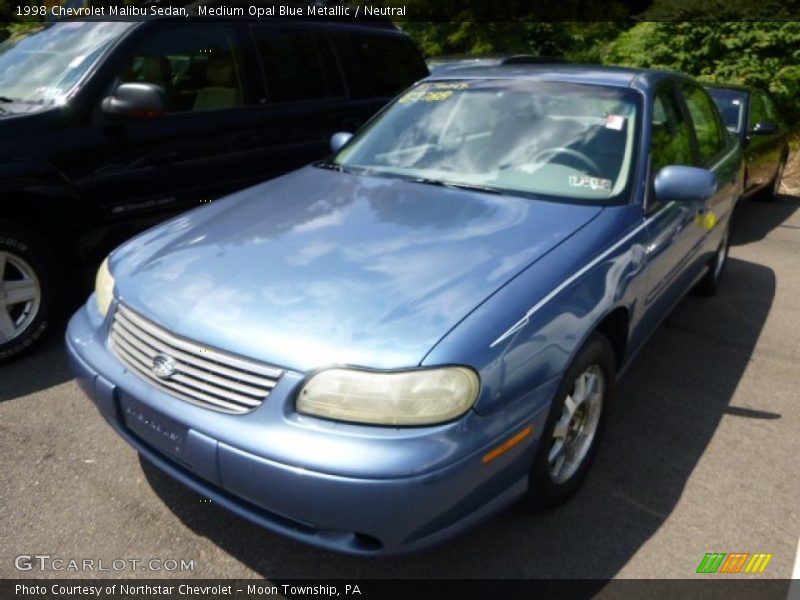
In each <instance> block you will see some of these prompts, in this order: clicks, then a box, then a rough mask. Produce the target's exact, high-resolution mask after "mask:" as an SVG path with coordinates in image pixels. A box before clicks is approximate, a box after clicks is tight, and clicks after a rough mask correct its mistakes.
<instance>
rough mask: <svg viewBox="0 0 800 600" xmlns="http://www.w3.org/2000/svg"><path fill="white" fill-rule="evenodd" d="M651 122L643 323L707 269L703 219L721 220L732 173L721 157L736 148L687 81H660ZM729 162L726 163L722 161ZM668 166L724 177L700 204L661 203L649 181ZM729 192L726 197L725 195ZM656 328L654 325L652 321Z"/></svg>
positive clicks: (699, 92) (656, 318)
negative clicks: (699, 169) (698, 169)
mask: <svg viewBox="0 0 800 600" xmlns="http://www.w3.org/2000/svg"><path fill="white" fill-rule="evenodd" d="M651 114H652V119H651V123H650V127H651V135H650V193H649V197H648V201H647V206H646V214H647V217H648V237H649V242H648V246H647V248H646V253H647V257H648V258H647V260H648V267H647V269H648V288H647V294H646V295H645V298H644V305H645V308H646V310H647V313H648V314H647V316H646V317H645V319H646V320H649V321H655V322H657V321H660V320H661V319H662V318H663V317H664V315H665V314H666V313H667V312H669V310H671V309H672V307H673V306H674V304H675V303H676V302H677V301H678V300H680V298H681V297H682V296H683V295H684V294H685V292H686V291H687V289H688V287H689V286H691V285H692V284H693V283H694V282H695V280H696V279H697V277H698V275H699V274H701V273H702V269H703V268H704V266H705V260H706V258H707V257H706V256H705V246H706V243H705V242H706V239H707V236H708V234H709V230H708V228H707V223H708V222H707V221H706V220H705V219H704V217H705V215H707V214H708V213H709V212H713V213H714V214H715V215H718V216H721V215H722V213H724V212H725V211H726V210H728V209H729V208H730V207H729V206H728V205H727V204H726V201H725V198H727V195H729V194H730V191H731V185H732V184H733V183H734V182H735V173H733V174H731V173H727V172H726V173H723V172H722V170H721V168H720V165H719V164H718V163H719V161H720V157H721V156H722V155H723V154H724V153H725V152H730V151H731V150H732V149H734V148H735V144H736V142H735V141H734V140H733V138H732V136H730V135H729V134H728V132H727V131H726V130H725V127H724V125H723V123H722V121H721V119H720V117H719V113H718V111H717V109H716V108H715V107H714V104H713V102H712V101H711V99H710V98H709V97H708V95H707V94H706V92H705V91H703V89H702V88H700V87H699V86H697V85H696V84H693V83H691V82H685V83H684V82H683V81H681V82H680V83H679V84H678V83H673V82H672V81H667V82H664V83H662V84H661V85H660V86H659V87H658V88H657V89H656V92H655V94H654V98H653V106H652V113H651ZM725 164H727V163H725ZM668 165H694V166H700V167H703V168H710V169H711V170H713V171H714V172H715V173H717V174H718V178H721V179H724V180H725V182H723V185H722V186H721V188H720V190H719V191H718V192H717V194H715V196H714V197H712V198H710V199H708V200H707V201H702V202H692V203H690V202H669V203H667V204H661V203H659V202H658V201H657V200H656V199H655V198H654V195H653V193H652V182H653V181H654V179H655V177H656V176H657V174H658V172H659V170H660V169H662V168H663V167H666V166H668ZM726 194H727V195H726ZM653 324H654V323H653Z"/></svg>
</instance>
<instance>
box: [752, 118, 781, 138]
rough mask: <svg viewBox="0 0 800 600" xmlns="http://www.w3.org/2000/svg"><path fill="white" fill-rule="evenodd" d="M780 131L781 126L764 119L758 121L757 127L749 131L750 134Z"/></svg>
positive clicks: (767, 133)
mask: <svg viewBox="0 0 800 600" xmlns="http://www.w3.org/2000/svg"><path fill="white" fill-rule="evenodd" d="M779 131H780V128H779V127H778V126H777V125H776V124H775V123H770V122H768V121H763V122H761V123H756V125H755V127H753V128H752V129H751V130H750V131H748V132H747V133H748V135H775V134H776V133H778V132H779Z"/></svg>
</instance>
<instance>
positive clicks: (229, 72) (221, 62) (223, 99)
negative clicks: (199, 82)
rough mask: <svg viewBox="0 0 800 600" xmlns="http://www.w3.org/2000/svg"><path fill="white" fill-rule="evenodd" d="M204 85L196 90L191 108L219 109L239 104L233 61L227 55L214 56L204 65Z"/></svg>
mask: <svg viewBox="0 0 800 600" xmlns="http://www.w3.org/2000/svg"><path fill="white" fill-rule="evenodd" d="M206 84H207V85H206V87H204V88H202V89H200V90H199V91H198V92H197V98H196V99H195V101H194V107H193V108H192V110H194V111H201V110H221V109H225V108H233V107H235V106H238V105H239V104H240V99H239V90H238V89H237V84H236V73H235V72H234V68H233V62H232V61H231V60H230V58H228V57H222V56H215V57H213V58H211V59H209V61H208V65H206Z"/></svg>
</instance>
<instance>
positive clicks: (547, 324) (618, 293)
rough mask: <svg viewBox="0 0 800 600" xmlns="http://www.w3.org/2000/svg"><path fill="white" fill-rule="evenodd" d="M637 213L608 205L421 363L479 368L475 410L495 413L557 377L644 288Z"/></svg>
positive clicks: (642, 232) (632, 307) (632, 308)
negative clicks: (613, 314)
mask: <svg viewBox="0 0 800 600" xmlns="http://www.w3.org/2000/svg"><path fill="white" fill-rule="evenodd" d="M646 242H647V231H646V228H645V227H644V223H643V219H642V216H641V207H639V206H638V205H629V206H621V207H609V208H607V209H606V210H604V211H603V213H602V214H601V215H600V216H598V217H597V218H596V219H595V220H594V221H593V222H592V223H591V224H590V225H589V226H587V227H585V228H584V229H582V230H581V231H579V232H578V233H576V234H575V235H574V236H573V237H571V238H570V239H568V240H567V241H565V242H564V243H563V244H561V245H560V246H558V247H556V248H555V249H554V250H552V251H551V252H550V253H549V254H547V255H546V256H544V257H542V258H541V259H540V260H539V261H538V262H536V263H534V264H533V265H532V266H530V267H529V268H528V269H526V270H525V271H523V272H522V273H521V274H520V275H519V276H517V277H516V278H515V279H513V280H512V281H511V282H509V283H508V284H507V285H506V286H504V287H503V288H501V289H500V290H498V291H497V292H496V293H495V294H494V295H493V296H492V297H491V298H489V299H488V300H487V301H486V302H484V303H483V304H482V305H481V306H479V307H478V308H477V309H476V310H474V311H473V312H472V313H471V314H470V315H469V316H468V317H467V318H465V319H464V320H463V321H462V322H461V323H460V324H459V325H458V326H457V327H456V328H454V329H453V331H451V332H450V333H449V334H448V335H447V336H446V337H445V338H443V339H442V340H441V341H440V342H439V343H438V344H437V345H436V347H435V348H434V349H433V350H432V351H431V352H430V353H429V354H428V355H427V356H426V358H425V360H424V361H423V364H424V365H435V364H469V365H472V366H474V367H476V368H477V369H478V372H479V374H480V377H481V393H480V396H479V398H478V400H477V402H476V405H475V410H476V411H477V412H478V413H481V414H487V413H491V412H494V411H495V410H497V409H499V408H500V407H502V406H503V405H504V404H505V403H507V402H510V401H513V400H515V399H517V398H519V397H521V396H522V395H524V394H525V393H526V392H527V391H528V390H530V389H533V388H535V387H536V386H537V385H539V384H541V383H542V382H544V381H548V380H550V379H552V378H554V377H557V376H559V375H561V374H562V373H563V372H564V371H565V370H566V369H567V367H568V366H569V364H570V363H571V361H572V359H573V358H574V356H575V354H576V353H577V352H578V350H579V349H580V348H581V346H582V345H583V343H584V341H585V340H586V338H587V337H588V336H589V335H590V334H591V333H592V332H593V331H594V330H595V329H596V327H597V325H598V324H599V323H600V322H601V321H602V320H603V319H604V318H605V317H606V316H607V315H608V314H609V313H610V312H611V311H612V310H614V309H615V308H618V307H624V308H625V309H626V310H627V311H628V314H629V317H630V321H631V327H630V328H629V330H630V329H632V328H633V324H634V323H635V322H636V320H637V319H638V318H639V315H638V311H637V308H638V305H637V302H636V299H637V298H638V297H639V296H640V295H641V294H642V293H644V291H645V290H646V279H645V263H646V261H645V246H646Z"/></svg>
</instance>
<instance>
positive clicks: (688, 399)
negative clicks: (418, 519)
mask: <svg viewBox="0 0 800 600" xmlns="http://www.w3.org/2000/svg"><path fill="white" fill-rule="evenodd" d="M737 213H738V214H737V215H736V220H735V223H734V226H733V232H732V247H731V253H730V262H729V264H728V267H727V273H726V276H725V280H724V281H723V283H722V286H721V288H720V290H719V293H718V295H717V296H715V297H714V298H711V299H707V298H699V297H693V296H690V297H688V298H687V299H685V300H684V301H683V302H682V303H681V304H680V305H679V306H678V307H677V308H676V310H675V312H674V314H673V315H672V316H671V317H670V318H669V319H668V320H667V322H666V323H665V324H664V325H663V326H662V327H661V328H660V329H659V330H658V331H657V332H656V333H655V335H654V336H653V337H652V338H651V340H650V342H649V344H648V345H647V347H646V348H645V350H644V351H643V353H642V354H641V355H640V357H639V359H638V361H637V362H636V363H635V365H634V366H633V367H632V368H631V370H630V371H629V372H628V374H627V376H626V378H625V380H624V381H623V383H622V384H621V386H620V388H619V390H618V393H617V396H616V399H615V402H614V403H613V405H612V406H611V409H610V410H611V412H610V413H609V421H608V428H607V430H606V436H605V439H604V441H603V446H602V448H601V452H600V454H599V456H598V458H597V461H596V462H595V464H594V467H593V470H592V473H591V474H590V477H589V479H588V481H587V483H586V485H585V487H584V488H583V489H582V490H581V492H580V493H579V494H578V496H576V497H575V498H574V499H573V500H572V501H571V502H570V503H569V504H567V505H566V506H564V507H562V508H560V509H558V510H555V511H553V512H549V513H537V514H532V513H530V512H528V511H527V510H526V509H524V508H523V507H521V506H517V507H513V508H511V509H510V510H508V511H507V512H505V513H503V514H501V515H499V516H497V517H496V518H494V519H492V520H491V521H489V522H487V523H485V524H484V525H482V526H480V527H478V528H477V529H475V530H473V531H471V532H469V533H468V534H466V535H464V536H462V537H460V538H458V539H456V540H453V541H452V542H450V543H448V544H446V545H444V546H440V547H437V548H435V549H432V550H430V551H427V552H424V553H421V554H416V555H412V556H407V557H402V558H390V559H365V558H354V557H348V556H341V555H337V554H334V553H331V552H326V551H321V550H317V549H314V548H309V547H307V546H304V545H302V544H299V543H296V542H293V541H290V540H286V539H284V538H282V537H280V536H278V535H274V534H272V533H269V532H266V531H263V530H261V529H258V528H257V527H255V526H252V525H250V524H249V523H247V522H246V521H244V520H242V519H240V518H238V517H236V516H234V515H232V514H230V513H228V512H227V511H225V510H223V509H222V508H220V507H217V506H215V505H214V504H212V503H209V502H207V501H204V500H203V498H201V497H200V496H198V495H197V494H195V493H193V492H191V491H189V490H188V489H186V488H184V487H182V486H181V485H180V484H178V483H176V482H174V481H172V480H171V479H169V478H168V477H166V476H164V475H161V474H160V473H159V472H158V471H156V470H155V469H154V468H152V467H150V466H148V465H147V464H146V463H143V462H140V460H139V459H138V457H137V454H136V452H134V451H133V450H132V449H131V448H130V447H129V446H128V445H127V444H126V443H125V442H123V441H122V440H121V439H120V438H119V437H117V435H116V434H114V433H113V432H112V431H111V429H110V428H109V427H108V426H107V425H106V424H105V422H104V421H103V419H102V418H101V417H100V415H99V413H98V412H97V411H96V410H95V408H94V407H93V405H92V404H91V403H90V402H89V400H88V399H87V398H86V397H85V396H84V395H83V393H82V392H81V391H80V389H79V388H78V386H77V385H76V384H75V382H74V381H73V380H72V378H71V376H70V373H69V369H68V367H67V362H66V356H65V352H64V349H63V347H62V342H61V339H60V336H58V335H54V336H52V338H51V340H50V341H49V344H48V345H47V346H46V347H45V348H44V349H43V350H42V351H39V352H36V353H34V354H31V355H29V356H26V357H24V358H21V359H19V360H17V361H15V362H13V363H12V364H9V365H6V366H2V367H0V577H3V578H5V577H77V576H80V577H86V576H93V575H94V576H104V577H108V576H119V577H130V576H139V577H171V576H184V577H205V578H212V577H214V578H216V577H225V578H227V577H258V576H262V577H267V578H274V579H281V578H306V577H320V578H333V577H336V578H368V577H375V578H378V577H408V578H422V577H425V578H462V577H463V578H474V577H487V578H534V577H546V578H573V577H591V578H602V579H605V578H614V577H621V578H653V577H669V578H687V577H693V576H695V575H694V573H695V570H696V569H697V566H698V564H699V563H700V561H701V560H702V558H703V557H704V555H705V553H707V552H726V553H730V552H749V553H757V552H759V553H771V554H772V555H773V558H772V560H771V562H770V563H769V565H768V567H767V568H766V570H765V571H764V573H763V574H761V575H757V576H753V577H773V578H778V577H779V578H788V577H790V576H791V573H792V569H793V565H794V561H795V555H796V552H797V548H798V537H800V503H799V502H798V500H797V499H798V497H800V478H798V472H799V471H800V469H799V468H798V453H799V452H800V444H798V439H800V435H798V434H800V398H799V397H798V390H800V197H798V196H789V195H785V196H783V197H781V198H780V199H779V200H778V201H777V202H774V203H764V202H755V201H750V202H745V203H743V204H741V205H740V206H739V208H738V209H737ZM20 555H23V556H25V555H47V556H50V557H51V558H50V559H39V560H40V561H42V560H45V561H52V560H54V559H62V560H65V561H69V560H81V561H82V560H84V559H88V560H92V561H95V562H93V563H92V564H93V565H94V566H95V568H99V566H100V564H103V565H105V567H106V568H109V566H110V565H112V561H114V560H120V559H123V560H126V561H129V559H137V560H142V561H145V563H144V565H145V567H144V568H145V570H142V563H139V564H138V565H137V567H135V568H133V567H129V566H126V567H125V568H123V569H121V570H118V571H115V570H112V571H111V572H108V571H106V572H99V571H84V572H70V571H63V570H62V571H56V570H53V569H52V566H53V565H52V563H48V564H50V567H51V568H49V569H45V570H41V569H40V568H39V563H35V562H34V564H32V569H31V570H28V571H21V570H19V569H18V568H17V566H15V563H19V562H20V561H19V559H16V557H18V556H20ZM150 559H156V560H158V561H160V563H158V564H155V565H152V566H154V568H155V569H158V568H159V564H160V570H150V569H149V568H148V567H147V566H146V565H147V564H150V563H148V562H147V561H149V560H150ZM171 560H175V561H178V564H180V561H181V560H183V561H192V562H191V567H192V570H187V571H180V570H166V569H168V568H170V569H171V567H173V566H175V565H174V564H173V563H171V562H168V561H171ZM100 561H103V562H102V563H101V562H100ZM21 564H22V566H23V567H24V566H25V565H26V564H29V563H26V559H23V560H22V563H21ZM56 564H59V565H61V566H62V567H67V566H69V563H68V562H65V563H56ZM128 564H130V563H128ZM116 565H117V566H119V565H120V563H119V562H118V563H116ZM187 568H188V566H187ZM748 577H749V576H748Z"/></svg>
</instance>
